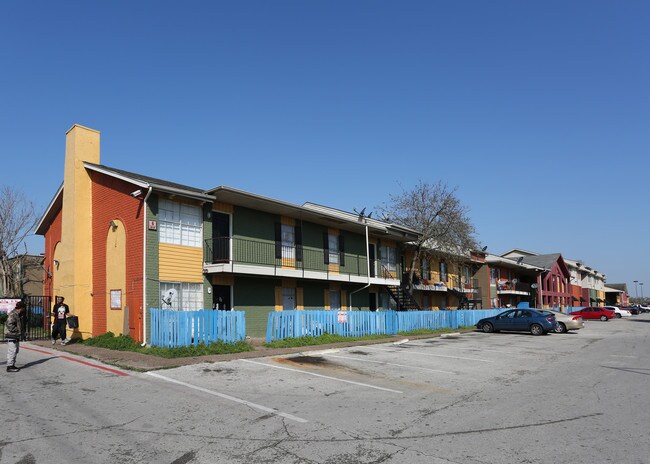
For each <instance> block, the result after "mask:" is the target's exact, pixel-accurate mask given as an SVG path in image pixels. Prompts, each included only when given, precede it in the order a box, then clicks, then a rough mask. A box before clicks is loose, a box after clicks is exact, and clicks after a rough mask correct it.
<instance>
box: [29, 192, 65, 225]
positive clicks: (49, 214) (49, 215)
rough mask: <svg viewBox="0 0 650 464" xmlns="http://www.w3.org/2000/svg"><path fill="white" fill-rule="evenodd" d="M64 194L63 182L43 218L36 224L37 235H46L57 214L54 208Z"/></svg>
mask: <svg viewBox="0 0 650 464" xmlns="http://www.w3.org/2000/svg"><path fill="white" fill-rule="evenodd" d="M62 195H63V182H62V183H61V185H60V186H59V189H58V190H57V191H56V193H55V194H54V197H53V198H52V200H51V201H50V204H49V205H48V206H47V208H46V209H45V212H44V213H43V216H41V219H40V220H39V221H38V224H37V225H36V229H35V231H34V233H35V234H36V235H45V231H46V230H47V228H48V227H49V225H50V223H51V222H52V218H53V217H54V215H55V211H54V208H55V206H56V205H57V204H58V203H59V199H60V197H61V196H62ZM61 201H62V200H61Z"/></svg>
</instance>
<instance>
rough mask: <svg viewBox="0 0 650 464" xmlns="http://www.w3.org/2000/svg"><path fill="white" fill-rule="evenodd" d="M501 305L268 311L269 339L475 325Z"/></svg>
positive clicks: (357, 334) (380, 333)
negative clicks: (406, 308) (471, 307)
mask: <svg viewBox="0 0 650 464" xmlns="http://www.w3.org/2000/svg"><path fill="white" fill-rule="evenodd" d="M502 311H503V310H502V309H486V310H474V309H472V310H453V311H447V310H443V311H378V312H369V311H326V310H308V311H299V310H294V311H278V312H271V313H269V318H268V325H267V329H266V341H267V342H269V343H270V342H272V341H273V340H282V339H285V338H298V337H304V336H313V337H318V336H320V335H323V334H325V333H328V334H336V335H341V336H344V337H361V336H364V335H395V334H396V333H398V332H411V331H414V330H418V329H432V330H436V329H444V328H451V329H457V328H458V327H462V326H471V325H475V324H476V322H478V320H479V319H482V318H484V317H490V316H494V315H496V314H499V313H500V312H502Z"/></svg>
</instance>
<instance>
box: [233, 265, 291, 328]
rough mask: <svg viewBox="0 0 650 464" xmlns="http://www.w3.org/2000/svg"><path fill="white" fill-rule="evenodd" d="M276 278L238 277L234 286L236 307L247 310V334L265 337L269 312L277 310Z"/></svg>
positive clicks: (239, 309)
mask: <svg viewBox="0 0 650 464" xmlns="http://www.w3.org/2000/svg"><path fill="white" fill-rule="evenodd" d="M280 285H281V283H280V282H279V281H278V280H276V279H264V278H254V277H251V278H248V277H237V278H236V279H235V286H234V288H233V293H234V304H235V309H236V310H238V311H246V334H247V335H248V336H250V337H265V336H266V325H267V323H268V313H269V312H271V311H275V287H276V286H280Z"/></svg>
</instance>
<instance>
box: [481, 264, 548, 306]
mask: <svg viewBox="0 0 650 464" xmlns="http://www.w3.org/2000/svg"><path fill="white" fill-rule="evenodd" d="M523 260H524V259H523V257H518V258H516V259H510V258H505V257H503V256H498V255H493V254H488V255H487V256H486V257H485V264H484V265H483V266H482V268H481V270H480V272H479V281H480V282H481V287H482V289H483V305H484V307H486V308H499V307H507V306H513V307H514V306H517V304H519V303H521V302H527V303H529V304H530V305H531V306H536V305H537V304H538V298H537V296H538V291H537V285H538V283H539V278H538V277H539V274H540V273H541V272H542V271H543V268H541V267H538V266H534V265H531V264H526V263H524V262H523Z"/></svg>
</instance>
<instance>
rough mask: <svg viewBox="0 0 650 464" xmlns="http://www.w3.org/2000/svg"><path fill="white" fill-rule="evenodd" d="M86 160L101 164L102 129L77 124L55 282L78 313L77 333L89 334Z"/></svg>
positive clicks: (68, 147) (69, 139)
mask: <svg viewBox="0 0 650 464" xmlns="http://www.w3.org/2000/svg"><path fill="white" fill-rule="evenodd" d="M84 161H88V162H91V163H96V164H99V162H100V161H99V132H98V131H96V130H93V129H89V128H87V127H83V126H79V125H74V126H72V128H71V129H70V130H69V131H68V132H67V134H66V139H65V168H64V177H63V211H62V224H61V228H62V230H61V237H62V241H61V243H60V244H59V245H58V246H57V251H56V252H57V255H58V260H59V269H58V271H57V274H56V286H57V287H58V292H59V294H60V295H62V296H63V297H65V302H66V303H67V304H68V305H69V306H70V312H71V313H72V314H75V315H77V316H79V329H78V330H75V332H74V336H81V337H83V338H87V337H89V336H91V334H92V329H93V327H92V291H93V289H92V278H93V269H92V224H91V219H92V203H91V201H92V188H91V180H90V176H89V174H88V172H87V171H86V169H85V168H84V166H83V162H84ZM55 291H56V289H55Z"/></svg>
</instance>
